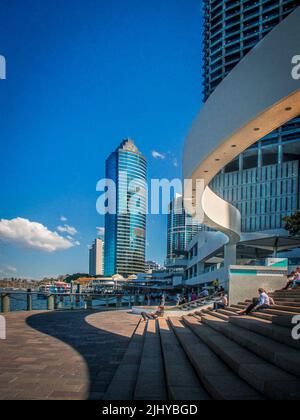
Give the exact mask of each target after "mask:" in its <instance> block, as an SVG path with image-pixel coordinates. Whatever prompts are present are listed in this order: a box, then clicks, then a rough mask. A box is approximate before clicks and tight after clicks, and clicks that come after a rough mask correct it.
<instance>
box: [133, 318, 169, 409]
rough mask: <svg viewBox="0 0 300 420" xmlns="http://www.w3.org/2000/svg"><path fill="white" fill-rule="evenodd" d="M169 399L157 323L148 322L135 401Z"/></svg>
mask: <svg viewBox="0 0 300 420" xmlns="http://www.w3.org/2000/svg"><path fill="white" fill-rule="evenodd" d="M166 399H167V388H166V383H165V372H164V363H163V356H162V352H161V344H160V336H159V329H158V324H157V321H148V323H147V327H146V332H145V339H144V345H143V351H142V355H141V362H140V367H139V371H138V377H137V382H136V387H135V392H134V400H149V401H155V400H156V401H164V400H166Z"/></svg>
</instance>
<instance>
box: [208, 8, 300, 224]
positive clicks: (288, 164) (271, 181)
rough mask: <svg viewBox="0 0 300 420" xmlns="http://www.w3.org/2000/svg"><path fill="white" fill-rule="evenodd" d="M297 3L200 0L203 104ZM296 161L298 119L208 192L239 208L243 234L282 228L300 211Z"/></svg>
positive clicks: (228, 169) (233, 165)
mask: <svg viewBox="0 0 300 420" xmlns="http://www.w3.org/2000/svg"><path fill="white" fill-rule="evenodd" d="M299 5H300V0H297V1H296V0H293V1H290V0H281V1H278V0H266V1H262V0H260V1H251V0H249V1H228V0H223V1H222V0H205V1H204V51H203V52H204V63H203V69H204V74H203V75H204V100H205V101H207V100H208V98H209V97H210V96H211V94H212V93H213V92H214V90H215V89H216V87H217V86H218V85H219V84H220V83H221V82H222V80H223V79H224V78H225V77H227V76H228V74H230V72H231V71H232V70H233V69H234V68H235V66H236V65H237V64H238V63H239V62H240V61H241V60H242V59H243V58H244V57H245V56H246V55H247V54H248V53H249V52H250V51H251V50H252V49H253V48H254V47H255V46H256V45H257V44H258V43H259V42H260V41H261V40H262V39H263V38H264V37H265V36H266V35H267V34H268V33H269V32H270V31H271V30H272V29H274V28H275V27H276V26H277V25H278V24H280V22H282V21H283V20H284V19H285V18H286V17H287V16H289V14H290V13H291V12H293V11H294V10H295V9H296V8H297V7H298V6H299ZM274 71H276V69H275V68H274ZM245 83H246V81H245ZM299 161H300V117H299V118H296V119H294V120H292V121H290V122H289V123H288V124H286V125H284V126H282V127H280V128H278V129H276V130H275V131H273V132H272V133H271V134H269V135H267V136H266V137H264V138H262V139H261V140H260V141H259V142H257V143H255V144H253V145H252V146H251V147H250V148H248V149H246V150H245V151H244V152H243V153H242V154H241V155H239V156H238V157H237V158H235V159H234V160H233V161H232V162H230V163H229V164H228V165H226V166H225V167H224V168H223V169H222V171H221V173H220V174H218V175H217V176H216V177H215V178H214V179H213V180H212V182H211V188H212V189H213V191H215V192H216V193H217V194H218V195H219V196H221V197H222V198H224V199H225V200H226V201H229V202H230V203H232V204H233V205H234V206H235V207H237V208H238V209H239V210H240V212H241V214H242V230H243V231H245V232H256V231H265V230H270V229H281V228H283V227H284V222H283V217H284V216H287V215H290V214H291V213H293V212H295V211H296V210H297V209H298V208H299V202H300V196H299V191H300V189H299Z"/></svg>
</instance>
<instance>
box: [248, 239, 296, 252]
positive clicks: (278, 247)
mask: <svg viewBox="0 0 300 420" xmlns="http://www.w3.org/2000/svg"><path fill="white" fill-rule="evenodd" d="M240 245H242V246H247V247H252V248H259V249H264V250H267V251H273V252H276V253H277V252H283V251H290V250H292V249H295V248H300V238H296V237H291V236H276V235H275V236H266V237H265V238H259V239H253V240H249V241H245V242H241V243H240Z"/></svg>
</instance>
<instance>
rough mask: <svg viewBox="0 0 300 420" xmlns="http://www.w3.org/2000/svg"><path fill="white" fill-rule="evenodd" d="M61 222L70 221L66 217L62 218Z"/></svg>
mask: <svg viewBox="0 0 300 420" xmlns="http://www.w3.org/2000/svg"><path fill="white" fill-rule="evenodd" d="M60 221H61V222H67V221H68V219H67V218H66V217H65V216H61V218H60Z"/></svg>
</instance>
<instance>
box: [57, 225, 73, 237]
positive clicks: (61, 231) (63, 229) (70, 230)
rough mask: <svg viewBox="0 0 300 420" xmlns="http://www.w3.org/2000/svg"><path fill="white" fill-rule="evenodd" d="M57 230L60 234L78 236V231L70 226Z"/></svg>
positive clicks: (60, 227)
mask: <svg viewBox="0 0 300 420" xmlns="http://www.w3.org/2000/svg"><path fill="white" fill-rule="evenodd" d="M57 230H58V231H59V232H60V233H67V234H68V235H72V236H74V235H76V234H77V230H76V229H75V228H74V227H72V226H69V225H64V226H58V227H57Z"/></svg>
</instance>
